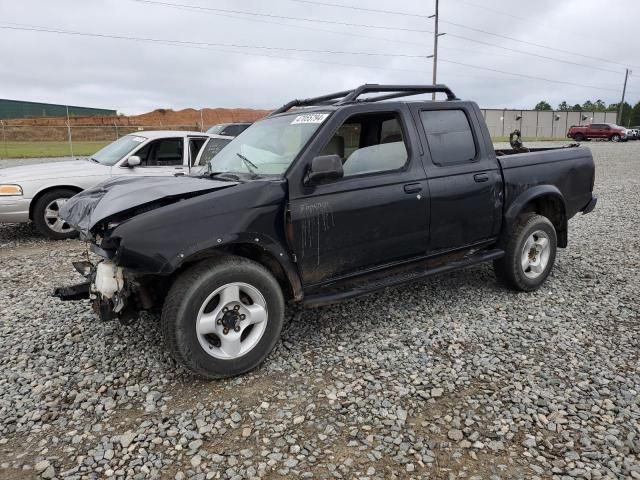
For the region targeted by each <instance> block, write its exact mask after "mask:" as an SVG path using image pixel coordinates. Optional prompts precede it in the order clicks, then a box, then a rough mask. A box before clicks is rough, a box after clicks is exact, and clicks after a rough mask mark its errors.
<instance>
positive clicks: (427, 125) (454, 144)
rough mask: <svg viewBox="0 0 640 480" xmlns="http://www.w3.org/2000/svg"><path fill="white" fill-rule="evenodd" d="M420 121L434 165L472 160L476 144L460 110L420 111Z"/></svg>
mask: <svg viewBox="0 0 640 480" xmlns="http://www.w3.org/2000/svg"><path fill="white" fill-rule="evenodd" d="M420 120H421V121H422V127H423V128H424V131H425V134H426V135H427V143H428V144H429V151H430V152H431V159H432V160H433V163H434V164H436V165H438V166H441V167H444V166H448V165H457V164H461V163H469V162H473V161H474V160H475V158H476V153H477V151H476V144H475V140H474V138H473V132H472V130H471V125H470V124H469V119H468V118H467V115H466V114H465V113H464V111H462V110H423V111H422V112H420Z"/></svg>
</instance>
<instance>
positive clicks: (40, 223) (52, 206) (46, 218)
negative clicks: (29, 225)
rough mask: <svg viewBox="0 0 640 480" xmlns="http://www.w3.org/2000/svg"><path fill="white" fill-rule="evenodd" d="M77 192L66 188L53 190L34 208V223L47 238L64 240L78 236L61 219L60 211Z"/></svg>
mask: <svg viewBox="0 0 640 480" xmlns="http://www.w3.org/2000/svg"><path fill="white" fill-rule="evenodd" d="M76 193H77V192H75V191H74V190H69V189H65V188H58V189H55V190H51V191H49V192H47V193H45V194H44V195H42V196H41V197H40V198H39V199H38V200H36V203H35V205H34V207H33V223H34V225H35V227H36V229H37V230H38V231H39V232H40V233H41V234H42V235H44V236H45V237H49V238H51V239H53V240H64V239H66V238H73V237H76V236H77V235H78V232H76V231H75V230H74V229H73V228H71V225H69V224H68V223H67V222H65V221H64V220H62V219H61V218H60V209H61V208H62V206H63V205H64V204H65V202H66V201H67V200H68V199H70V198H71V197H73V196H74V195H75V194H76Z"/></svg>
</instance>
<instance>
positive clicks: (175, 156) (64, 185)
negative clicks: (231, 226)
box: [0, 131, 211, 240]
mask: <svg viewBox="0 0 640 480" xmlns="http://www.w3.org/2000/svg"><path fill="white" fill-rule="evenodd" d="M210 137H211V135H208V134H206V133H201V132H181V131H149V132H139V133H134V134H130V135H126V136H124V137H122V138H119V139H118V140H116V141H115V142H113V143H111V144H109V145H107V146H106V147H104V148H103V149H102V150H100V151H98V152H97V153H95V154H94V155H93V156H91V157H90V158H88V159H85V160H70V161H65V162H52V163H40V164H37V165H27V166H20V167H11V168H4V169H0V222H2V223H21V222H28V221H33V223H34V225H35V227H36V228H37V229H38V231H40V232H41V233H42V234H43V235H45V236H47V237H49V238H52V239H56V240H60V239H64V238H71V237H73V236H75V235H76V232H75V230H73V229H72V228H71V227H70V226H69V225H67V224H66V223H65V222H64V221H63V220H62V219H60V218H59V216H58V211H59V210H60V207H61V206H62V205H63V204H64V202H66V201H67V199H68V198H70V197H72V196H74V195H75V194H76V193H78V192H80V191H82V190H84V189H86V188H89V187H93V186H95V185H97V184H98V183H101V182H103V181H105V180H107V179H109V178H111V177H114V176H120V175H140V176H166V175H186V174H188V173H189V171H190V169H191V167H192V166H193V165H194V161H195V159H196V157H197V155H198V152H199V151H200V149H201V148H202V145H203V144H204V143H205V141H206V140H207V139H208V138H210Z"/></svg>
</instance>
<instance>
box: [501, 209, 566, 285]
mask: <svg viewBox="0 0 640 480" xmlns="http://www.w3.org/2000/svg"><path fill="white" fill-rule="evenodd" d="M544 239H546V242H547V246H546V248H544V247H542V244H543V243H544ZM531 241H534V243H533V244H531V243H530V242H531ZM504 245H505V256H504V257H502V258H501V259H499V260H496V261H494V262H493V269H494V271H495V274H496V277H497V278H498V280H500V281H501V282H502V283H504V284H506V285H507V286H508V287H509V288H512V289H514V290H520V291H523V292H530V291H532V290H536V289H537V288H538V287H540V285H542V283H544V281H545V280H546V279H547V277H548V276H549V273H550V272H551V269H552V268H553V264H554V262H555V259H556V250H557V246H558V240H557V236H556V229H555V227H554V226H553V224H552V223H551V222H550V221H549V219H548V218H547V217H543V216H542V215H538V214H535V213H527V214H523V215H521V216H520V217H519V218H518V220H517V221H516V225H515V226H514V227H513V229H512V230H511V233H510V236H509V237H508V238H507V239H505V241H504ZM527 245H530V246H531V248H530V249H529V251H528V252H526V251H525V249H526V247H527ZM534 247H535V249H536V250H535V253H534V250H533V248H534ZM525 254H526V255H527V257H528V260H525ZM527 262H528V263H527ZM525 265H527V267H526V268H525Z"/></svg>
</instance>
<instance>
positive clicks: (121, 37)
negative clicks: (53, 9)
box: [0, 25, 430, 58]
mask: <svg viewBox="0 0 640 480" xmlns="http://www.w3.org/2000/svg"><path fill="white" fill-rule="evenodd" d="M0 28H3V29H8V30H27V31H38V32H48V33H65V34H70V35H81V36H89V37H104V38H114V39H119V40H134V41H144V42H158V43H167V42H168V43H172V44H182V43H184V44H186V45H201V46H208V47H227V48H229V47H230V48H255V49H260V50H279V51H285V52H302V53H329V54H334V55H336V54H337V55H365V56H373V57H406V58H429V57H430V56H429V55H406V54H402V53H379V52H350V51H340V50H314V49H307V48H289V47H269V46H265V45H244V44H236V43H211V42H197V41H185V40H163V39H158V38H148V37H130V36H126V35H113V34H104V33H93V32H78V31H72V30H62V29H52V28H49V27H38V26H30V27H25V26H1V25H0Z"/></svg>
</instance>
